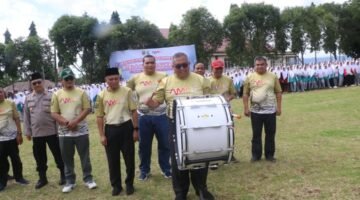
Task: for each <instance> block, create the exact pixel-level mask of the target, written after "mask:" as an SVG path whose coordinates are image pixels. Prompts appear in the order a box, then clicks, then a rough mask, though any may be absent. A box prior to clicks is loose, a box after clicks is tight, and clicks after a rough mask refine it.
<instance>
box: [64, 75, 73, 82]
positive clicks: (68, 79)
mask: <svg viewBox="0 0 360 200" xmlns="http://www.w3.org/2000/svg"><path fill="white" fill-rule="evenodd" d="M73 80H74V77H72V76H70V77H66V78H64V81H73Z"/></svg>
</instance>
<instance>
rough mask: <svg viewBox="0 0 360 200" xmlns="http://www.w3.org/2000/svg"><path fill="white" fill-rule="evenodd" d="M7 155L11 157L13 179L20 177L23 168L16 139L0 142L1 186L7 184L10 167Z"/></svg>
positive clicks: (21, 176)
mask: <svg viewBox="0 0 360 200" xmlns="http://www.w3.org/2000/svg"><path fill="white" fill-rule="evenodd" d="M8 157H10V158H11V162H12V165H13V172H14V177H15V180H19V179H22V178H23V174H22V169H23V168H22V162H21V159H20V156H19V148H18V145H17V142H16V139H13V140H9V141H1V142H0V184H1V185H3V186H6V184H7V179H8V172H9V168H10V165H9V161H8V159H7V158H8Z"/></svg>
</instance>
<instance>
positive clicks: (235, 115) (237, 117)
mask: <svg viewBox="0 0 360 200" xmlns="http://www.w3.org/2000/svg"><path fill="white" fill-rule="evenodd" d="M231 115H232V116H233V117H234V118H236V119H241V115H238V114H231Z"/></svg>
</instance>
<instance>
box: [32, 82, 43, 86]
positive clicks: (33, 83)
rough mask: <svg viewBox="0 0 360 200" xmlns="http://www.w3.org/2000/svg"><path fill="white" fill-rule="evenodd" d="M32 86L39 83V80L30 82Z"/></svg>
mask: <svg viewBox="0 0 360 200" xmlns="http://www.w3.org/2000/svg"><path fill="white" fill-rule="evenodd" d="M31 84H32V85H33V86H35V85H40V84H41V81H34V82H32V83H31Z"/></svg>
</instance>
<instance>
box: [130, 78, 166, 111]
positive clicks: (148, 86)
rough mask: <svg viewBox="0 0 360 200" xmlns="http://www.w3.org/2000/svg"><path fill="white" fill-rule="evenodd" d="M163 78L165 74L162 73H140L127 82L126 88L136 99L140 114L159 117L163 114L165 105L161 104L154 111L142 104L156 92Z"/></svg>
mask: <svg viewBox="0 0 360 200" xmlns="http://www.w3.org/2000/svg"><path fill="white" fill-rule="evenodd" d="M164 77H166V74H165V73H162V72H155V73H154V74H152V75H147V74H145V73H140V74H136V75H135V76H133V77H132V78H131V79H130V80H129V81H128V82H127V84H126V86H127V87H129V88H130V89H132V90H133V91H134V92H135V95H136V96H137V98H138V101H139V102H138V110H139V112H140V113H143V114H150V115H159V114H164V113H165V111H166V104H165V103H164V104H161V105H160V106H159V107H157V108H156V109H154V110H151V109H149V107H148V106H147V105H145V104H144V102H145V101H146V100H147V99H148V98H150V97H151V95H152V94H153V93H154V92H155V91H156V88H157V86H158V85H159V83H160V81H161V79H163V78H164Z"/></svg>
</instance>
